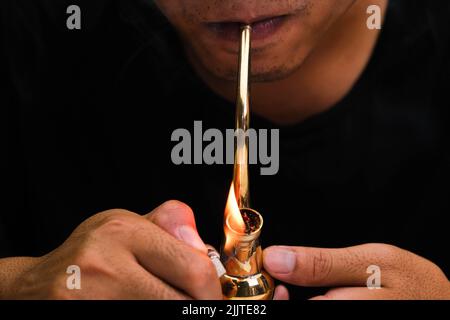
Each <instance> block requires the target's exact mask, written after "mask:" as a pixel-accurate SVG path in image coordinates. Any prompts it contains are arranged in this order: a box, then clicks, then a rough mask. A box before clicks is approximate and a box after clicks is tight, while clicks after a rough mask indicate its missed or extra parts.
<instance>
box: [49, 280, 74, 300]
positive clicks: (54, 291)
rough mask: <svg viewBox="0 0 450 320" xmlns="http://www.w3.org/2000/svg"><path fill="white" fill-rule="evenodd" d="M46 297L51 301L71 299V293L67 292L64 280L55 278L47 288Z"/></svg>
mask: <svg viewBox="0 0 450 320" xmlns="http://www.w3.org/2000/svg"><path fill="white" fill-rule="evenodd" d="M47 297H48V298H49V299H51V300H69V299H72V298H73V296H72V291H70V290H68V289H67V287H66V284H65V279H64V278H61V279H59V278H57V279H56V280H55V281H54V282H53V283H52V284H50V286H49V288H48V293H47Z"/></svg>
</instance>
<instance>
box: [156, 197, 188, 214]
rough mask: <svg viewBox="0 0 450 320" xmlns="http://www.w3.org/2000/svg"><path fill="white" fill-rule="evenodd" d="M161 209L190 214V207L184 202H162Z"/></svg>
mask: <svg viewBox="0 0 450 320" xmlns="http://www.w3.org/2000/svg"><path fill="white" fill-rule="evenodd" d="M161 208H162V209H165V210H169V211H185V212H189V213H191V212H192V209H191V207H189V206H188V205H187V204H185V203H184V202H181V201H178V200H169V201H166V202H164V203H163V204H162V205H161Z"/></svg>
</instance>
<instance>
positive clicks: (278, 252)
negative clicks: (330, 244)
mask: <svg viewBox="0 0 450 320" xmlns="http://www.w3.org/2000/svg"><path fill="white" fill-rule="evenodd" d="M371 265H376V266H378V267H379V268H380V271H381V288H380V289H373V288H372V289H369V287H368V286H367V280H368V278H369V277H370V275H371V274H368V273H367V268H368V267H369V266H371ZM264 267H265V269H266V271H267V272H269V273H270V274H271V275H272V276H273V277H274V278H276V279H279V280H281V281H284V282H287V283H290V284H294V285H298V286H304V287H334V288H333V289H331V290H329V291H328V292H327V293H326V294H325V295H323V296H318V297H314V298H312V299H314V300H347V299H348V300H372V299H383V300H391V299H402V300H404V299H415V300H423V299H450V282H449V281H448V279H447V278H446V276H445V275H444V273H443V272H442V271H441V269H439V267H438V266H436V265H435V264H433V263H432V262H430V261H428V260H426V259H424V258H422V257H419V256H417V255H415V254H413V253H411V252H408V251H405V250H402V249H400V248H397V247H394V246H390V245H385V244H365V245H361V246H356V247H349V248H344V249H319V248H305V247H269V248H267V249H265V250H264ZM287 297H288V296H287V291H286V289H283V293H282V294H279V295H278V299H282V298H287Z"/></svg>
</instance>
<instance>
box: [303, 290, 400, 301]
mask: <svg viewBox="0 0 450 320" xmlns="http://www.w3.org/2000/svg"><path fill="white" fill-rule="evenodd" d="M398 299H401V297H399V296H396V295H395V294H394V291H393V290H392V289H389V288H379V289H369V288H362V287H356V288H337V289H332V290H330V291H328V292H327V293H326V294H324V295H322V296H317V297H314V298H311V299H310V300H398Z"/></svg>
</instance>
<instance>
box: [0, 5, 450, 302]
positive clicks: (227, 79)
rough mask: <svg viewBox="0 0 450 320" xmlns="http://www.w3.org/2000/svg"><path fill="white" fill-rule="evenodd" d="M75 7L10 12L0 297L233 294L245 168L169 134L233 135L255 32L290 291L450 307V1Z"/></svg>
mask: <svg viewBox="0 0 450 320" xmlns="http://www.w3.org/2000/svg"><path fill="white" fill-rule="evenodd" d="M71 4H73V3H69V2H67V1H44V0H40V1H32V2H31V1H18V0H14V1H12V0H10V1H3V2H2V4H1V9H2V10H1V14H2V15H1V23H2V29H3V33H2V34H1V41H2V45H3V52H2V65H1V68H2V77H6V79H5V80H6V83H7V85H6V87H4V89H6V90H5V91H4V93H3V94H2V97H3V98H2V99H4V103H2V106H3V107H4V108H5V109H6V110H7V113H6V117H4V118H3V121H4V125H3V126H2V127H3V128H6V130H7V132H6V134H5V135H3V136H4V137H6V139H7V143H8V145H7V155H6V159H7V162H6V163H5V166H3V167H2V168H4V169H3V174H2V175H3V176H4V177H5V178H4V179H2V180H3V184H4V187H6V189H7V191H6V193H4V194H3V198H2V205H3V206H4V209H2V213H1V215H0V240H1V242H0V250H1V255H2V257H4V258H3V259H1V260H0V283H1V286H0V297H2V298H18V299H21V298H96V299H97V298H106V299H108V298H118V299H121V298H132V299H133V298H142V299H147V298H150V299H151V298H153V299H184V298H194V299H220V298H221V290H220V284H219V280H218V279H217V276H216V274H215V270H214V268H213V266H212V264H211V262H210V261H209V259H208V258H207V256H206V253H205V243H211V244H213V245H215V246H218V245H219V243H220V237H221V233H222V230H221V228H222V217H223V216H222V212H223V208H224V205H225V198H226V194H227V188H228V187H229V184H230V181H231V168H230V166H224V165H215V166H206V165H197V166H194V165H181V166H177V165H175V164H173V163H172V161H171V159H170V150H171V148H172V147H173V144H172V142H171V140H170V137H171V133H172V132H173V131H174V130H175V129H177V128H187V129H189V128H192V125H193V122H194V120H202V121H203V122H202V124H203V127H204V128H218V129H220V130H225V129H226V128H232V127H233V123H234V122H233V112H234V108H233V100H234V98H235V86H236V84H235V81H234V79H235V74H236V71H237V51H238V43H237V35H238V30H239V26H240V25H241V24H252V26H253V42H252V49H253V50H252V82H253V83H252V111H253V115H252V127H254V128H269V129H272V128H279V129H280V133H281V138H280V170H279V172H278V174H276V175H274V176H260V175H259V170H256V168H253V167H252V170H253V169H255V170H254V171H252V172H251V178H250V181H251V183H252V185H251V190H252V203H253V206H254V208H255V209H258V210H259V211H261V213H262V214H263V216H264V218H265V225H264V230H263V235H262V237H263V244H264V245H266V246H268V248H266V249H265V251H264V266H265V269H266V270H267V271H268V272H269V273H270V274H271V275H272V276H273V277H274V278H276V279H277V280H279V281H280V285H279V286H278V287H277V289H276V293H275V298H276V299H287V298H288V297H289V294H290V296H291V298H313V299H449V298H450V284H449V281H448V279H447V277H446V274H447V275H448V272H450V271H449V270H450V269H449V267H450V261H449V255H448V250H447V248H446V243H448V237H447V234H446V232H447V230H446V224H445V215H446V214H447V213H448V209H449V204H450V203H449V198H448V191H449V188H448V184H447V183H446V182H447V181H448V179H449V178H450V166H449V163H450V162H449V160H450V158H449V150H448V145H449V135H448V123H449V121H450V118H449V112H448V102H447V101H446V100H444V99H443V98H446V96H447V92H448V89H450V88H449V83H450V82H449V81H448V80H449V79H448V77H449V59H448V52H449V48H448V45H449V38H450V37H449V32H448V30H450V28H449V25H448V19H447V16H448V14H449V13H450V8H449V4H448V2H447V1H433V2H432V3H430V1H427V2H425V1H411V0H408V1H406V0H391V1H388V0H290V1H288V0H278V1H269V0H267V1H266V0H248V1H241V0H226V1H213V0H159V1H155V3H152V2H151V1H150V0H134V1H125V0H116V1H96V2H95V3H92V1H79V3H78V5H79V7H80V9H81V17H82V20H81V29H79V30H77V29H74V30H71V29H68V28H67V25H66V19H67V18H68V14H67V13H66V12H67V11H66V8H67V7H68V6H69V5H71ZM371 5H376V6H377V8H379V9H380V12H381V17H382V18H383V21H382V22H383V27H382V29H381V30H378V29H372V28H368V25H367V19H368V18H369V15H368V14H367V8H368V7H369V6H371ZM2 161H3V160H2ZM171 198H172V199H177V200H179V201H169V202H165V203H164V204H162V205H159V204H160V203H163V202H164V201H165V200H167V199H171ZM180 201H182V202H180ZM183 202H185V203H187V204H189V207H188V205H187V204H184V203H183ZM112 208H125V209H127V210H124V209H112ZM155 208H156V209H155ZM96 212H100V213H97V214H95V213H96ZM149 212H150V213H149ZM194 213H195V218H194ZM83 220H84V222H83ZM77 225H79V226H78V227H76V226H77ZM72 230H75V231H73V233H71V232H72ZM64 239H67V240H65V241H64ZM55 248H56V249H55ZM330 248H331V249H330ZM32 256H33V257H34V258H31V257H32ZM73 265H75V266H79V268H80V270H81V279H80V283H81V287H80V289H79V290H69V289H68V287H67V286H66V283H67V278H68V274H67V273H66V271H67V268H68V267H69V266H73ZM373 266H375V268H376V269H373ZM370 270H379V272H380V274H378V275H381V279H380V280H381V288H380V289H379V290H370V289H369V288H368V286H367V283H368V279H369V277H370V276H371V272H372V271H370ZM368 272H369V273H368ZM376 275H377V274H375V276H376ZM286 286H288V289H287V288H286ZM313 288H316V289H313Z"/></svg>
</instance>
